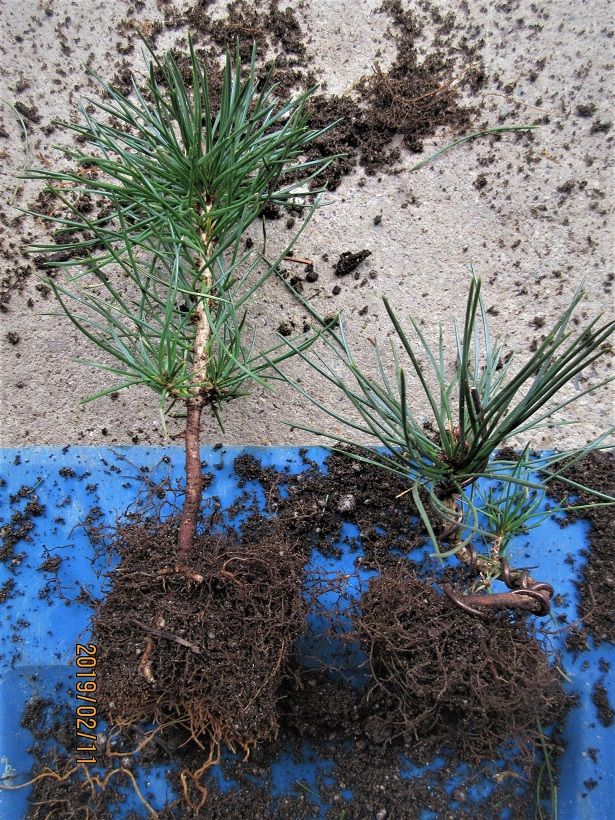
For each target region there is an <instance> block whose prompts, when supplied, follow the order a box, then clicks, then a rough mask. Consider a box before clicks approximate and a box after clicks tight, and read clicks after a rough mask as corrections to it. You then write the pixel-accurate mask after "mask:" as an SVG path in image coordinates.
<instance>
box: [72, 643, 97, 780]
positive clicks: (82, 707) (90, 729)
mask: <svg viewBox="0 0 615 820" xmlns="http://www.w3.org/2000/svg"><path fill="white" fill-rule="evenodd" d="M97 651H98V647H97V646H96V644H93V643H90V644H81V643H78V644H77V645H76V647H75V664H76V666H77V671H76V683H75V697H76V699H77V701H79V702H78V704H77V707H76V712H75V731H76V733H77V742H78V744H79V745H78V746H77V755H78V757H77V763H85V764H87V765H90V764H92V763H96V758H95V757H94V754H93V753H94V752H96V751H97V746H96V727H97V726H98V704H97V700H96V690H97V684H96V663H97V658H96V653H97ZM88 741H89V743H88ZM88 753H91V754H90V756H89V757H88V756H87V755H88Z"/></svg>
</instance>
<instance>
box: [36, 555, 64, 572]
mask: <svg viewBox="0 0 615 820" xmlns="http://www.w3.org/2000/svg"><path fill="white" fill-rule="evenodd" d="M61 565H62V559H61V558H60V556H59V555H56V556H53V557H50V558H47V559H46V560H45V561H43V563H42V564H41V565H40V566H39V568H38V569H39V572H57V571H58V570H59V569H60V566H61Z"/></svg>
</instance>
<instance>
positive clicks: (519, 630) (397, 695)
mask: <svg viewBox="0 0 615 820" xmlns="http://www.w3.org/2000/svg"><path fill="white" fill-rule="evenodd" d="M525 592H526V594H527V592H528V591H527V590H526V591H525ZM478 597H480V596H478ZM493 597H495V596H493ZM360 608H361V611H360V613H358V614H357V615H356V616H355V617H354V623H355V629H356V632H355V635H354V637H355V638H356V637H358V638H359V640H360V642H361V644H362V646H363V649H364V651H365V652H366V654H367V657H368V662H369V667H370V670H371V673H372V675H373V678H374V684H373V686H372V689H371V691H370V694H369V697H370V698H371V699H375V700H376V701H377V702H382V705H383V709H386V711H387V712H389V710H390V715H389V716H390V718H391V726H392V727H393V736H395V735H398V736H403V737H405V738H406V739H407V740H411V741H412V742H414V743H416V742H419V743H427V742H431V741H433V739H434V738H436V739H438V740H439V743H452V744H453V745H454V746H455V747H456V750H457V751H458V753H459V754H460V755H461V756H462V757H464V756H465V757H468V758H477V757H482V756H484V757H486V758H490V757H493V756H495V755H497V753H498V746H499V745H500V744H501V743H505V742H506V741H508V740H509V739H510V738H516V739H517V741H518V742H519V743H520V744H521V745H522V746H523V744H524V743H525V744H527V745H528V746H531V744H532V743H533V742H534V740H535V739H536V726H537V725H538V722H540V723H541V724H542V725H545V724H548V723H549V715H550V711H551V709H552V707H553V705H554V704H556V703H557V702H558V700H559V698H560V697H561V684H560V682H559V679H558V676H557V672H556V671H555V670H554V669H552V668H550V667H549V666H548V664H547V661H546V656H545V654H544V652H543V651H542V649H541V647H540V644H539V643H538V641H537V640H536V638H535V637H534V636H533V635H532V634H531V633H530V632H529V631H528V628H527V625H526V624H525V623H524V621H522V620H521V619H516V618H515V617H514V616H512V615H498V614H494V613H491V612H488V613H487V612H486V613H482V612H481V615H483V618H481V619H476V618H475V617H473V615H474V613H471V615H472V616H470V615H466V614H465V612H464V611H461V612H457V613H456V614H455V613H454V610H453V609H452V605H451V602H450V601H449V599H448V598H446V597H444V596H442V595H438V594H437V593H436V592H435V591H434V590H433V589H432V588H431V587H430V586H429V585H428V584H427V583H425V582H423V581H420V580H419V579H418V578H417V577H416V576H415V575H414V574H413V573H412V572H411V571H410V570H409V569H405V570H404V569H400V568H399V567H398V568H395V569H385V570H383V572H382V574H381V575H380V576H379V577H377V578H374V579H372V580H370V582H369V587H368V590H367V591H366V592H365V593H364V595H363V597H362V598H361V601H360ZM388 722H389V718H388V717H387V723H388Z"/></svg>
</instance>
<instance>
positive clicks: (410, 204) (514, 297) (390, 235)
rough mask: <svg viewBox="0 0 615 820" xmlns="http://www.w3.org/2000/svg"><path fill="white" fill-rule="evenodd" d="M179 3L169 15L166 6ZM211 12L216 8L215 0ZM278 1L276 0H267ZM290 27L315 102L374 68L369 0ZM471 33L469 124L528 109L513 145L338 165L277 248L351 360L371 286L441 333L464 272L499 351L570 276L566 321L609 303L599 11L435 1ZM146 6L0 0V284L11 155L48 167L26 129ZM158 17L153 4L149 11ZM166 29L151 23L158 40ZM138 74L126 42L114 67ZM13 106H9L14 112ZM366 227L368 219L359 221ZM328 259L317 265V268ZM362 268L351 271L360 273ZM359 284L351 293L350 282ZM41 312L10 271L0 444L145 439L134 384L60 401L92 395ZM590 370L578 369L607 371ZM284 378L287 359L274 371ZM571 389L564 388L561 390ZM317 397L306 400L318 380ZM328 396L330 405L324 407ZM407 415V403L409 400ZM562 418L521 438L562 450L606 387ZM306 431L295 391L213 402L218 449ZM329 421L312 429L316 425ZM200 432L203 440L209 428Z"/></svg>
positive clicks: (377, 309)
mask: <svg viewBox="0 0 615 820" xmlns="http://www.w3.org/2000/svg"><path fill="white" fill-rule="evenodd" d="M178 5H179V4H178ZM218 5H222V4H220V3H219V4H218ZM281 5H282V7H284V6H285V4H284V3H282V4H281ZM289 5H292V6H293V7H294V8H297V9H298V13H299V16H300V19H301V20H302V21H303V23H304V26H305V28H306V32H307V34H308V51H309V56H310V60H311V61H312V64H313V66H314V67H315V69H316V70H317V72H318V75H319V77H320V78H321V80H324V81H326V82H327V84H328V90H329V91H335V92H343V91H345V90H349V89H350V88H351V87H352V85H353V84H354V83H355V82H356V81H357V80H358V78H359V77H361V75H363V74H365V73H368V72H369V71H370V70H371V67H372V65H373V63H374V61H375V60H378V61H379V62H380V64H382V65H383V66H386V65H387V62H388V61H390V60H391V59H392V55H393V54H394V44H393V42H392V41H391V40H390V39H389V38H387V36H386V29H387V22H388V21H387V17H386V16H385V15H383V14H382V13H378V6H379V2H377V0H337V1H336V2H326V0H307V2H304V3H301V4H299V3H296V2H291V3H289ZM439 5H440V7H441V8H442V9H443V10H444V11H446V10H447V9H449V8H453V9H454V10H455V12H456V14H457V15H458V18H459V20H460V21H461V22H462V23H463V25H464V26H465V27H466V28H468V27H469V30H472V29H473V30H474V33H475V36H476V37H483V38H484V49H483V57H484V61H485V66H486V70H487V74H488V81H487V84H486V86H485V88H484V89H483V91H482V92H481V97H482V99H483V100H484V102H485V108H484V111H483V114H482V117H481V119H482V120H485V119H486V120H488V121H489V122H492V123H493V124H496V123H497V121H498V116H499V115H500V114H510V112H511V110H512V111H514V112H515V119H516V121H518V122H526V121H527V122H530V121H533V120H534V119H535V118H536V116H537V115H539V116H542V115H545V122H544V124H543V125H542V127H541V129H540V131H539V132H538V133H537V135H536V137H535V138H534V139H533V140H531V141H530V140H528V139H526V138H517V137H515V136H514V135H510V136H506V137H504V138H503V139H502V140H501V141H499V142H498V143H497V144H494V143H492V142H491V141H490V140H483V141H480V142H475V143H472V144H470V145H464V146H461V147H460V148H458V149H456V150H454V151H452V152H450V153H449V154H447V155H445V156H444V157H442V158H441V159H439V160H438V162H437V163H435V164H434V165H432V166H428V167H425V168H423V169H422V170H420V171H417V172H414V173H410V172H409V170H408V169H409V167H410V166H411V165H412V164H413V162H416V157H406V158H405V160H404V163H405V166H406V168H405V170H402V171H401V172H400V173H398V174H395V175H391V174H386V173H383V174H382V175H380V176H369V177H365V176H364V174H363V173H362V172H361V171H360V170H358V171H356V172H355V173H353V174H352V175H350V176H349V177H346V178H345V179H344V180H343V181H342V184H341V185H340V187H339V188H338V189H337V191H335V192H334V193H333V194H331V195H330V197H329V198H330V200H331V201H332V204H331V205H330V206H329V207H327V208H326V209H323V210H322V211H321V212H320V213H319V214H318V215H317V216H316V218H315V219H314V221H313V222H312V224H311V226H310V227H309V229H308V231H307V232H306V233H305V235H304V237H303V238H302V240H301V242H300V245H299V247H298V249H297V252H298V253H300V254H301V255H303V256H309V257H310V258H312V259H314V261H315V266H316V270H317V272H318V273H319V280H318V282H317V283H316V284H315V285H314V286H313V290H311V291H310V290H308V295H311V294H313V293H314V294H317V295H316V297H315V304H317V305H318V306H319V308H320V309H322V310H323V311H324V312H330V311H332V310H338V309H340V308H343V309H344V313H345V315H346V323H347V327H348V333H349V335H350V336H351V337H352V338H354V340H355V350H356V355H357V359H359V360H360V361H361V360H364V361H367V362H370V361H372V359H371V354H372V346H371V343H370V338H373V337H376V336H378V337H382V336H384V334H385V333H387V332H388V330H389V327H388V324H387V322H386V320H385V319H384V317H383V309H382V306H381V302H380V295H381V293H387V294H389V295H390V296H391V297H392V298H393V299H394V301H395V304H396V305H397V307H398V310H399V312H400V313H404V312H412V313H413V315H415V316H417V317H420V318H423V319H424V322H425V330H426V332H427V334H428V335H429V336H430V337H431V338H434V337H435V333H436V331H437V322H438V321H442V322H443V323H444V325H445V327H450V326H451V325H452V320H453V317H454V316H459V315H461V313H462V311H463V294H464V292H465V289H466V284H467V280H468V276H469V274H468V270H469V266H470V265H473V266H474V268H475V270H476V271H477V272H478V273H480V275H481V276H482V277H483V279H484V281H485V299H486V303H487V305H488V306H489V307H490V308H492V309H493V310H492V313H493V314H494V315H493V316H492V325H493V328H494V329H495V330H496V331H498V332H499V333H501V334H503V335H504V336H505V337H506V338H507V340H508V342H509V344H510V346H511V347H515V348H517V349H519V350H520V351H521V352H522V353H525V352H526V351H527V348H528V345H529V343H530V341H531V339H532V338H534V337H536V336H537V335H539V334H540V333H541V332H544V331H543V330H541V328H542V327H543V325H544V324H545V323H546V325H548V324H549V323H550V322H551V321H553V319H554V317H556V315H557V314H558V312H559V311H560V310H561V309H562V308H563V307H564V306H565V305H566V303H567V302H568V301H569V299H570V298H571V296H572V293H573V291H574V289H575V288H576V286H577V285H578V284H579V282H580V281H581V280H582V279H583V278H585V279H586V282H587V289H588V299H587V301H586V302H585V303H584V306H583V312H584V313H585V314H586V315H590V314H594V313H595V312H597V311H600V310H604V309H606V310H608V311H612V307H613V299H612V289H611V286H612V280H613V274H612V263H613V236H614V234H613V227H614V226H613V193H612V189H611V187H610V184H611V179H610V177H609V167H610V165H611V162H612V140H613V135H614V134H615V129H613V128H611V125H610V117H611V104H612V101H611V100H610V99H609V93H610V91H611V88H612V60H613V43H614V39H613V21H612V16H611V14H612V7H611V8H609V7H610V6H611V4H610V3H609V2H608V0H588V1H587V2H579V1H578V0H558V2H557V3H556V4H552V3H546V2H529V0H512V2H502V3H499V4H491V3H490V4H486V3H485V4H483V2H481V0H469V1H468V2H464V3H460V4H458V3H447V2H445V0H442V2H441V3H439ZM161 8H162V3H161V4H160V6H159V7H157V6H156V4H155V3H153V2H148V3H146V4H138V5H137V8H135V5H134V4H130V3H129V2H126V0H93V1H92V2H88V3H83V2H77V0H73V2H70V0H4V2H3V3H2V4H1V9H0V16H1V25H2V31H1V41H0V55H1V57H0V60H1V65H2V68H1V73H0V99H1V102H0V157H1V158H2V164H1V165H2V167H1V170H0V182H1V184H2V187H3V189H4V192H5V194H6V196H5V197H3V204H2V208H1V212H0V218H1V219H2V223H3V227H2V230H1V234H0V265H1V266H2V268H3V270H2V271H1V276H2V278H3V279H4V280H5V282H6V281H13V280H14V279H15V278H19V268H20V267H21V266H22V265H25V261H24V260H23V259H22V258H21V255H20V251H19V245H20V242H21V241H22V239H23V237H24V236H25V235H26V234H27V232H28V231H29V230H31V229H32V228H33V229H34V231H35V232H38V231H39V230H40V227H39V226H37V225H34V226H33V225H32V223H30V222H29V221H28V220H27V219H26V220H24V221H22V222H17V223H16V222H14V220H15V217H16V216H17V212H16V211H15V210H14V206H21V207H25V206H26V205H27V204H28V203H30V202H32V200H33V197H34V196H35V195H36V192H37V191H36V186H35V185H34V184H31V183H28V184H27V185H24V184H22V183H19V182H16V181H15V179H14V175H15V173H17V172H18V171H19V170H20V168H22V167H23V166H24V164H26V163H30V164H39V163H48V162H51V161H55V160H53V151H52V143H53V141H54V139H55V138H57V137H56V135H55V134H49V135H47V134H46V133H45V130H46V129H45V126H47V125H48V124H49V122H50V120H51V119H52V118H53V117H54V116H59V115H63V116H65V117H66V116H70V114H71V111H72V107H73V105H74V104H76V102H77V101H78V100H79V99H80V97H81V96H82V94H84V93H87V90H88V80H87V78H86V73H85V72H86V67H87V66H88V65H89V66H91V67H92V68H94V69H95V70H97V71H98V72H100V73H101V74H102V75H103V76H106V77H109V76H111V75H112V73H113V72H114V70H115V64H116V63H117V62H118V59H120V57H119V56H118V53H117V46H118V44H119V45H120V48H123V47H124V46H126V45H127V44H128V40H127V33H126V32H127V31H130V28H129V26H127V24H126V20H127V19H133V18H136V19H137V20H138V21H140V24H141V25H143V23H144V22H145V23H146V25H147V21H154V20H156V19H158V18H160V16H161ZM167 8H168V4H167ZM180 33H181V32H165V34H164V35H163V36H162V37H161V38H160V39H159V44H160V45H161V46H163V45H164V44H166V43H170V42H172V41H173V39H174V38H175V37H177V36H179V34H180ZM126 59H128V60H129V61H130V62H134V63H135V65H138V66H140V67H141V65H142V64H141V60H140V52H139V49H138V48H135V49H134V51H133V52H132V53H130V54H128V55H127V56H126ZM16 101H19V102H21V103H22V104H23V105H25V106H32V105H34V106H36V115H34V116H32V117H30V118H27V119H26V127H27V131H28V141H27V145H26V142H25V141H24V139H23V138H22V136H23V135H22V131H21V125H20V123H19V121H18V119H17V117H16V116H15V115H14V112H13V110H12V108H11V107H10V105H11V104H14V103H15V102H16ZM22 110H23V109H22ZM450 138H451V135H450V134H447V133H446V132H445V131H443V132H442V133H440V134H439V135H438V136H437V138H436V139H434V140H432V141H431V143H430V144H429V145H428V146H426V148H427V149H428V150H430V149H432V150H433V149H435V148H436V147H439V146H441V145H443V144H445V143H446V142H447V141H448V140H450ZM377 215H381V216H382V220H381V222H380V224H379V225H374V223H373V220H374V217H375V216H377ZM362 248H369V249H370V250H371V251H372V256H371V257H370V258H369V259H368V260H367V261H366V262H364V263H363V265H362V267H361V269H360V273H361V277H360V279H359V280H358V281H354V280H350V281H349V280H348V279H347V278H346V279H345V280H344V281H343V283H342V285H343V287H342V291H341V293H340V294H339V295H338V296H334V295H333V294H332V289H333V287H334V285H335V284H336V283H337V282H336V280H335V277H334V276H333V272H332V263H333V262H335V260H337V258H338V256H339V254H340V253H341V252H343V251H346V250H351V251H358V250H361V249H362ZM322 254H327V255H328V259H329V261H328V262H325V261H324V260H322ZM370 274H371V276H370ZM364 279H365V280H366V282H365V284H364V283H363V280H364ZM49 310H53V305H52V303H51V301H49V300H45V299H44V298H43V297H42V295H41V293H40V292H39V291H38V290H37V288H36V279H35V278H34V277H32V276H30V277H28V278H27V279H26V280H25V282H24V288H23V290H22V291H21V292H14V293H13V294H12V298H11V300H10V303H9V304H8V309H7V311H6V312H5V313H3V314H0V319H1V321H2V331H1V338H0V344H1V360H2V396H1V402H2V404H1V407H2V433H1V441H2V444H4V445H16V444H30V443H38V444H64V443H96V442H101V443H102V442H104V443H112V442H122V443H129V442H131V441H137V440H139V441H145V442H147V441H150V442H153V443H158V442H162V435H161V430H160V423H159V417H158V411H157V407H156V401H155V399H154V400H153V401H152V397H151V396H150V395H149V394H148V392H147V391H145V390H139V389H135V390H134V391H133V392H123V393H122V394H121V395H120V396H119V398H117V399H116V400H113V399H110V398H106V399H102V400H101V401H99V402H97V403H95V404H90V405H86V406H80V405H79V399H80V398H81V397H82V396H84V395H87V394H88V393H91V392H94V390H96V389H99V385H100V382H99V381H98V379H97V374H96V372H95V371H90V370H87V369H85V368H83V367H81V366H80V365H77V364H75V363H73V362H72V359H73V358H74V357H75V356H77V355H83V342H82V340H81V339H80V338H78V336H77V334H76V332H75V331H74V330H73V329H72V328H71V326H70V325H68V324H67V323H66V322H63V321H61V320H60V319H58V318H56V317H53V316H49V315H45V311H49ZM259 313H260V314H261V318H260V319H259V321H263V322H265V323H266V324H267V325H268V326H269V327H270V328H271V330H275V329H276V327H277V326H278V324H279V322H280V320H281V319H282V318H285V317H287V318H289V319H295V320H296V321H300V319H301V313H302V312H301V309H300V308H299V307H297V306H296V305H293V304H291V303H290V302H289V300H288V298H287V296H286V295H285V294H284V292H283V291H282V289H281V288H280V287H279V286H278V287H277V289H276V288H272V289H271V290H270V291H269V292H268V294H267V297H266V299H265V301H264V302H263V304H262V305H261V306H260V308H259ZM611 365H612V362H608V361H605V362H603V363H602V364H601V366H600V369H599V372H598V373H597V374H596V377H598V376H602V377H604V376H605V375H607V374H608V372H609V367H610V366H611ZM291 370H292V371H293V372H295V373H296V374H298V375H300V368H298V367H295V368H291ZM581 387H582V385H581V384H577V385H576V387H575V388H573V389H580V388H581ZM323 392H326V389H323ZM331 398H332V401H333V402H336V401H337V397H331ZM417 404H418V407H419V413H420V408H421V407H422V403H421V401H420V399H419V398H417ZM576 414H577V415H578V416H580V418H581V424H580V425H578V426H577V427H574V428H566V430H565V432H563V433H561V434H558V437H557V438H556V439H554V438H553V436H552V434H550V433H548V432H547V433H545V435H544V436H540V437H539V438H537V439H536V440H535V443H536V444H537V445H538V446H547V445H550V444H553V443H554V442H555V443H557V444H559V445H560V446H563V445H571V444H575V443H578V442H581V441H585V440H587V439H588V438H589V437H592V436H594V435H595V434H596V433H597V432H599V431H601V430H603V429H604V428H605V426H606V425H607V424H608V423H612V419H613V390H612V389H611V387H607V388H604V389H602V390H601V392H600V394H599V395H598V396H596V398H594V399H592V400H588V401H584V400H581V402H579V405H578V406H577V413H576ZM306 417H310V421H309V423H317V420H316V417H315V415H314V414H313V413H312V411H311V410H306V408H305V405H304V404H302V402H301V401H300V400H299V397H298V396H297V395H296V394H295V393H293V392H292V391H291V390H289V389H282V388H280V389H278V391H277V394H276V395H275V396H274V397H271V396H269V395H267V396H265V395H263V394H262V393H261V392H260V391H258V390H256V391H255V392H254V394H253V396H252V398H251V399H247V400H244V401H243V402H241V403H235V404H234V405H232V406H230V407H229V408H227V409H226V411H225V423H226V434H225V440H226V441H228V443H257V444H268V443H282V442H288V443H295V442H300V441H303V440H305V438H306V436H305V434H303V433H299V432H296V431H295V432H293V431H291V430H289V429H288V428H287V427H285V426H284V425H283V424H282V423H281V421H280V420H281V419H282V418H285V419H290V420H291V421H295V422H303V423H306ZM329 429H331V426H330V425H329ZM207 432H208V433H210V434H211V436H212V439H213V440H214V441H216V440H219V439H220V438H221V434H220V433H219V432H218V431H217V430H216V429H215V428H214V425H213V422H212V423H211V430H210V431H207Z"/></svg>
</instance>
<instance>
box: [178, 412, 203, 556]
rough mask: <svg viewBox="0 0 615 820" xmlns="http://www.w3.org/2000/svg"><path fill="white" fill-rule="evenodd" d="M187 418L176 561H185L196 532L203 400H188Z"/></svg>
mask: <svg viewBox="0 0 615 820" xmlns="http://www.w3.org/2000/svg"><path fill="white" fill-rule="evenodd" d="M187 409H188V416H187V419H186V435H185V452H186V497H185V499H184V508H183V510H182V516H181V521H180V523H179V538H178V550H177V558H178V561H180V562H181V561H182V560H185V558H186V556H187V555H188V552H189V551H190V548H191V547H192V543H193V541H194V533H195V531H196V522H197V518H198V515H199V509H200V507H201V497H202V494H203V477H202V475H201V448H200V438H201V413H202V410H203V399H202V398H196V399H188V401H187Z"/></svg>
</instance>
